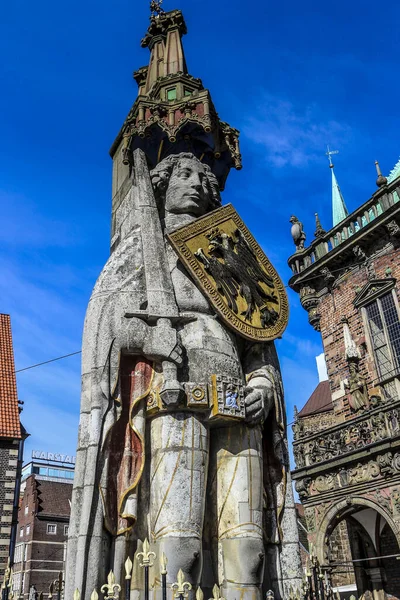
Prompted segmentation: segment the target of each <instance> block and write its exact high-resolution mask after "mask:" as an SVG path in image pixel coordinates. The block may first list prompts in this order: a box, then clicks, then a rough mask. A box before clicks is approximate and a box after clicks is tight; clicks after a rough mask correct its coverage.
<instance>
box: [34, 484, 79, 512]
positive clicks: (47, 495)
mask: <svg viewBox="0 0 400 600" xmlns="http://www.w3.org/2000/svg"><path fill="white" fill-rule="evenodd" d="M36 490H37V497H38V501H39V506H38V515H40V514H41V513H42V514H43V515H46V516H54V517H69V515H70V512H71V506H70V502H69V501H70V500H71V496H72V481H71V483H69V482H68V483H61V482H58V481H43V480H41V479H36Z"/></svg>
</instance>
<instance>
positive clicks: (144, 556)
mask: <svg viewBox="0 0 400 600" xmlns="http://www.w3.org/2000/svg"><path fill="white" fill-rule="evenodd" d="M137 558H138V559H139V560H140V561H141V562H140V563H139V566H140V567H152V566H153V565H154V559H155V558H156V553H155V552H151V551H150V544H149V541H148V539H147V538H146V539H145V540H144V542H143V551H142V552H138V553H137Z"/></svg>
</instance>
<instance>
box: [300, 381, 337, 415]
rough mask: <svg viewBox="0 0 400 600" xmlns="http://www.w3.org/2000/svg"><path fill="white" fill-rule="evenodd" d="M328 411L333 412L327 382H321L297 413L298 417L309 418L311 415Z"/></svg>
mask: <svg viewBox="0 0 400 600" xmlns="http://www.w3.org/2000/svg"><path fill="white" fill-rule="evenodd" d="M329 410H333V405H332V396H331V389H330V387H329V381H321V382H320V383H319V384H318V385H317V387H316V388H315V390H314V391H313V393H312V394H311V396H310V397H309V399H308V400H307V402H306V403H305V405H304V406H303V408H302V409H301V411H300V412H299V415H298V416H299V417H310V416H311V415H317V414H319V413H323V412H328V411H329Z"/></svg>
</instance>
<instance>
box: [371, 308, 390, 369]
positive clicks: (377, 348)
mask: <svg viewBox="0 0 400 600" xmlns="http://www.w3.org/2000/svg"><path fill="white" fill-rule="evenodd" d="M366 311H367V316H368V322H369V327H370V331H371V341H372V347H373V349H374V354H375V359H376V363H377V368H378V374H379V376H380V377H385V376H387V375H389V374H391V373H392V371H393V366H392V361H391V357H390V352H389V348H388V346H387V342H386V337H385V332H384V329H383V323H382V319H381V315H380V313H379V308H378V303H377V302H376V301H375V302H373V303H372V304H369V305H368V306H367V307H366Z"/></svg>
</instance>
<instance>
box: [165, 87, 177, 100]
mask: <svg viewBox="0 0 400 600" xmlns="http://www.w3.org/2000/svg"><path fill="white" fill-rule="evenodd" d="M167 99H168V100H176V88H173V89H172V90H168V91H167Z"/></svg>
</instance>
